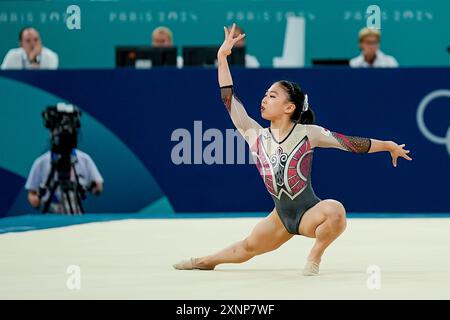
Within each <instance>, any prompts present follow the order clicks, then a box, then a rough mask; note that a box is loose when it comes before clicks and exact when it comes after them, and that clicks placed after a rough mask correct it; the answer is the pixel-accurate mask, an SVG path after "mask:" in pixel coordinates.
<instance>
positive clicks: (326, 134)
mask: <svg viewBox="0 0 450 320" xmlns="http://www.w3.org/2000/svg"><path fill="white" fill-rule="evenodd" d="M305 126H306V132H307V136H308V138H309V140H310V142H311V147H312V148H314V147H321V148H337V149H341V150H345V151H349V152H353V153H374V152H382V151H388V152H390V154H391V156H392V165H393V166H394V167H396V166H397V158H398V157H402V158H405V159H407V160H412V159H411V158H410V157H409V156H408V153H409V152H410V151H409V150H405V149H403V148H404V147H405V145H404V144H402V145H398V144H397V143H395V142H393V141H382V140H376V139H370V138H362V137H353V136H346V135H343V134H340V133H337V132H333V131H330V130H328V129H325V128H323V127H321V126H317V125H305Z"/></svg>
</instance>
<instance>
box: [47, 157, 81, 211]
mask: <svg viewBox="0 0 450 320" xmlns="http://www.w3.org/2000/svg"><path fill="white" fill-rule="evenodd" d="M51 161H52V163H51V170H50V174H49V175H48V177H47V181H46V183H45V190H46V191H47V190H49V191H50V194H49V197H48V199H47V200H46V202H45V204H44V206H43V209H42V213H44V214H45V213H48V210H49V208H50V205H51V203H52V200H53V197H54V196H55V192H56V190H57V189H58V187H59V189H60V197H61V199H60V204H61V207H62V212H61V213H66V214H69V215H74V214H82V213H84V208H83V205H82V203H81V201H82V200H83V199H85V195H86V191H85V190H84V188H83V186H82V185H81V184H80V182H79V180H78V174H77V172H76V169H75V163H76V162H77V158H76V156H75V154H74V153H72V154H71V153H55V152H53V151H52V152H51ZM71 170H73V172H74V174H75V181H72V180H71V179H70V173H71ZM56 173H57V174H58V175H57V179H55V174H56Z"/></svg>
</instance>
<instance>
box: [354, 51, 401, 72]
mask: <svg viewBox="0 0 450 320" xmlns="http://www.w3.org/2000/svg"><path fill="white" fill-rule="evenodd" d="M350 67H352V68H368V67H374V68H396V67H398V62H397V60H395V58H394V57H393V56H388V55H386V54H384V53H383V52H382V51H381V50H378V51H377V53H376V56H375V60H374V61H373V64H369V63H367V61H366V60H364V55H363V54H362V53H361V54H360V55H359V56H357V57H356V58H353V59H351V60H350Z"/></svg>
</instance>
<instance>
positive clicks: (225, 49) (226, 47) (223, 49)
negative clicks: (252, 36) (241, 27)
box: [217, 23, 245, 57]
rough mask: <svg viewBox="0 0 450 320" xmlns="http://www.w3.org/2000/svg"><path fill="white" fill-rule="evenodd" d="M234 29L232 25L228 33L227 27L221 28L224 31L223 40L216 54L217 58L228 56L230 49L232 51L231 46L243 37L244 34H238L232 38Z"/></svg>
mask: <svg viewBox="0 0 450 320" xmlns="http://www.w3.org/2000/svg"><path fill="white" fill-rule="evenodd" d="M235 29H236V24H234V23H233V26H232V27H231V30H230V31H228V29H227V27H223V30H224V31H225V40H224V41H223V43H222V45H221V46H220V48H219V51H218V52H217V56H218V57H219V56H225V57H226V56H229V55H230V54H231V49H233V46H234V45H235V44H236V42H238V41H240V40H241V39H243V38H244V37H245V33H244V34H239V35H238V36H237V37H234V32H235Z"/></svg>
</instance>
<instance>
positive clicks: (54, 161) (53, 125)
mask: <svg viewBox="0 0 450 320" xmlns="http://www.w3.org/2000/svg"><path fill="white" fill-rule="evenodd" d="M42 115H43V117H44V125H45V127H46V128H48V129H50V133H51V141H52V147H51V150H50V151H47V152H46V153H44V154H43V155H41V156H40V157H39V158H37V159H36V160H35V161H34V163H33V166H32V168H31V171H30V174H29V175H28V179H27V182H26V185H25V188H26V189H27V190H28V201H29V202H30V204H31V205H32V206H33V207H35V208H37V209H39V208H41V207H42V208H41V209H42V212H43V213H46V212H51V213H64V214H81V213H83V212H84V209H83V206H82V203H81V202H82V200H84V199H85V197H86V195H85V194H86V191H90V192H91V193H93V194H94V195H99V194H100V193H101V192H102V190H103V178H102V176H101V175H100V172H99V171H98V169H97V166H96V165H95V163H94V161H93V160H92V158H91V157H90V156H89V155H88V154H86V153H84V152H82V151H80V150H78V149H77V136H78V128H79V127H80V116H81V112H80V111H79V110H78V109H77V108H76V107H74V106H72V105H67V104H64V103H59V104H58V105H57V106H50V107H48V108H47V109H46V110H45V111H44V112H43V113H42Z"/></svg>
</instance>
